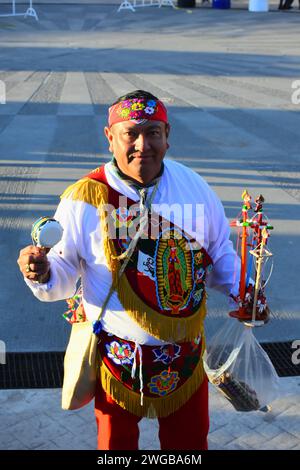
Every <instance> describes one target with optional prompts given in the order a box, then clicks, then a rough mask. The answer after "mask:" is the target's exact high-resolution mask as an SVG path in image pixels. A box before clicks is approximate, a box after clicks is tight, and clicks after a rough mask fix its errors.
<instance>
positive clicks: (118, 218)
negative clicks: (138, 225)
mask: <svg viewBox="0 0 300 470" xmlns="http://www.w3.org/2000/svg"><path fill="white" fill-rule="evenodd" d="M111 215H112V217H113V219H114V224H115V227H117V228H120V227H130V226H131V225H132V219H133V214H132V212H131V210H130V209H128V208H127V207H118V208H117V209H114V210H113V211H112V213H111Z"/></svg>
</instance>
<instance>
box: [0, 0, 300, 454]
mask: <svg viewBox="0 0 300 470" xmlns="http://www.w3.org/2000/svg"><path fill="white" fill-rule="evenodd" d="M116 5H117V2H115V3H113V4H109V3H100V2H99V4H98V3H95V2H92V4H88V3H84V2H81V3H77V4H61V5H55V4H46V3H38V4H37V5H36V9H37V12H38V15H39V21H38V22H37V21H35V20H34V19H31V18H29V19H23V18H22V17H17V18H0V80H1V82H0V84H1V87H2V88H1V90H2V92H3V89H4V88H5V91H6V94H5V97H6V103H5V104H0V174H1V176H0V229H1V242H0V254H1V260H2V265H1V271H0V282H1V290H0V310H1V312H0V317H1V323H0V340H1V341H3V342H4V343H5V345H6V348H7V351H9V352H20V351H23V352H26V351H27V352H29V351H62V350H63V349H64V348H65V345H66V342H67V338H68V334H69V326H68V324H67V323H66V322H64V321H63V319H62V317H61V313H62V312H63V311H64V310H65V306H64V304H63V303H62V302H58V303H55V304H42V303H40V302H38V301H37V300H35V299H34V298H33V297H32V295H31V293H30V292H29V290H28V288H27V287H26V286H25V284H24V283H23V280H22V278H21V276H20V274H19V272H18V268H17V265H16V259H17V256H18V251H19V249H20V248H21V247H23V246H25V245H27V244H29V243H30V228H31V224H32V222H33V221H34V220H35V219H37V218H38V217H40V216H41V215H45V214H49V215H51V214H53V212H54V210H55V207H56V205H57V203H58V201H59V194H61V193H62V191H63V190H64V188H65V187H66V186H67V185H69V184H70V183H71V182H73V181H75V180H76V179H77V178H79V177H80V176H82V175H84V174H86V173H87V172H88V171H89V170H90V169H91V168H94V167H96V166H98V165H100V164H101V163H103V162H106V161H108V159H109V158H110V156H109V152H108V148H107V145H106V141H105V138H104V136H103V131H102V129H103V127H104V125H105V123H106V116H107V106H108V105H109V104H110V103H112V102H113V101H114V100H115V99H116V98H117V96H119V95H122V94H124V93H126V92H128V91H131V90H133V89H137V88H143V89H147V90H149V91H151V92H152V93H154V94H156V95H158V96H159V97H160V98H162V99H163V100H164V101H165V103H166V105H167V106H168V108H169V115H170V122H171V126H172V132H171V138H170V150H169V152H168V157H169V158H172V159H175V160H177V161H179V162H182V163H184V164H186V165H188V166H190V167H191V168H193V169H194V170H195V171H197V172H199V173H200V174H201V175H202V176H203V177H204V178H205V179H206V180H207V181H208V182H209V183H210V184H211V185H212V187H213V188H214V190H215V191H216V192H217V194H218V195H219V196H220V198H221V200H222V201H223V204H224V207H225V211H226V214H227V216H228V218H233V217H234V216H235V215H236V214H237V213H238V212H239V209H240V200H241V199H240V197H241V192H242V190H243V189H244V188H247V189H248V190H249V192H250V193H252V194H253V195H256V194H259V193H262V194H263V195H264V196H265V198H266V206H265V207H266V211H267V213H268V215H269V217H270V219H271V221H272V223H273V225H274V227H275V229H274V232H273V233H272V237H271V247H272V251H273V253H274V270H273V274H272V278H271V281H270V284H269V286H268V295H269V298H270V305H271V308H272V321H271V322H270V323H269V324H268V325H267V326H265V327H264V328H261V329H259V331H257V332H256V334H257V337H258V339H259V340H260V341H264V342H272V341H274V342H280V341H292V340H294V339H299V338H300V328H299V319H300V312H299V294H298V292H299V287H300V286H299V276H297V272H298V270H299V261H300V251H299V249H298V241H299V232H300V223H299V219H300V217H299V216H300V211H299V204H300V191H299V174H300V157H299V144H300V135H299V129H300V113H299V110H300V93H299V92H298V89H299V88H300V58H299V56H300V49H299V18H300V16H299V12H298V11H297V9H296V8H295V9H294V10H293V11H289V12H280V11H277V10H276V3H275V2H274V3H272V4H271V6H272V11H270V12H268V13H257V14H255V13H250V12H248V11H247V9H246V8H245V3H243V4H242V6H244V8H238V7H236V8H233V9H231V10H223V11H222V10H216V9H211V8H202V7H200V6H198V7H197V8H196V9H171V8H167V7H164V8H161V9H158V8H154V7H153V8H143V9H142V8H141V9H139V10H138V11H137V12H136V13H134V14H133V13H131V12H128V11H124V12H120V13H117V8H116ZM7 8H8V6H7V5H2V4H1V3H0V10H1V9H2V10H3V11H6V10H7ZM0 97H1V95H0ZM0 101H1V100H0ZM2 101H3V100H2ZM183 184H187V182H183ZM226 312H227V304H226V300H225V301H224V298H223V297H222V296H221V295H219V294H216V293H214V292H210V295H209V314H208V317H207V321H206V330H207V335H208V338H209V337H210V336H211V334H212V333H213V332H215V331H216V330H217V329H218V328H219V327H220V325H221V324H222V322H223V319H224V318H225V317H226ZM0 367H5V366H3V365H0ZM280 381H281V384H282V390H283V391H284V390H285V391H287V392H288V393H287V394H285V395H283V396H282V398H281V399H279V400H278V401H276V402H274V404H273V410H272V411H271V412H269V413H262V412H257V413H256V412H253V413H246V414H241V413H237V412H235V411H233V409H232V408H231V407H230V405H229V404H228V403H227V402H226V401H224V399H223V398H222V397H219V395H217V393H216V392H215V391H214V390H211V432H210V448H212V449H223V448H224V449H231V448H233V449H240V448H242V449H246V448H251V449H264V448H265V449H267V448H268V449H299V438H300V419H299V418H300V416H299V415H300V405H299V382H300V377H286V378H281V379H280ZM59 394H60V390H57V389H56V390H55V389H53V390H1V391H0V402H1V407H0V447H1V448H2V449H23V448H24V449H54V448H60V449H62V448H66V449H69V448H78V449H79V448H90V449H91V448H95V427H94V422H93V417H92V414H93V413H92V409H91V408H86V409H84V410H81V411H79V412H76V413H75V412H73V413H66V412H62V411H61V410H60V408H59V407H60V405H59ZM141 428H142V430H143V432H142V436H143V437H142V439H141V447H142V448H144V449H153V448H158V447H157V446H158V443H157V437H156V432H157V423H156V421H147V420H143V422H142V424H141Z"/></svg>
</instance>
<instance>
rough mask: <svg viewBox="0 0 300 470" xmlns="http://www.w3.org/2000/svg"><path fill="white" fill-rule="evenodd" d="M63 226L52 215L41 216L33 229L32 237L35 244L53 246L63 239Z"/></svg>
mask: <svg viewBox="0 0 300 470" xmlns="http://www.w3.org/2000/svg"><path fill="white" fill-rule="evenodd" d="M62 234H63V228H62V226H61V225H60V223H59V222H58V221H57V220H55V219H53V218H51V217H40V218H39V219H38V220H37V221H36V222H34V224H33V225H32V229H31V238H32V242H33V244H34V245H36V246H39V247H45V248H52V247H53V246H54V245H56V243H58V242H59V241H60V240H61V237H62Z"/></svg>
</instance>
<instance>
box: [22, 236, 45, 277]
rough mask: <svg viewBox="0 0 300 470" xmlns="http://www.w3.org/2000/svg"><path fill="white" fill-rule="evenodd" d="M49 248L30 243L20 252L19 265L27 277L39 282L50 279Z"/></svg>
mask: <svg viewBox="0 0 300 470" xmlns="http://www.w3.org/2000/svg"><path fill="white" fill-rule="evenodd" d="M48 251H49V249H48V248H41V247H38V246H33V245H29V246H26V248H23V250H21V251H20V253H19V258H18V261H17V263H18V265H19V268H20V271H21V273H22V274H23V276H24V277H26V278H27V279H30V280H31V281H36V282H39V283H45V282H48V281H49V279H50V263H49V261H48V258H47V253H48Z"/></svg>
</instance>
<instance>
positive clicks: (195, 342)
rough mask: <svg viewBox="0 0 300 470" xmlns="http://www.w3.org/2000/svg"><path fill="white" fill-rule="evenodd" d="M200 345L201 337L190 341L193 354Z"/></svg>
mask: <svg viewBox="0 0 300 470" xmlns="http://www.w3.org/2000/svg"><path fill="white" fill-rule="evenodd" d="M200 343H201V335H199V336H197V337H196V338H194V339H193V341H191V349H192V352H195V351H196V350H197V349H198V347H199V344H200Z"/></svg>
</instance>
